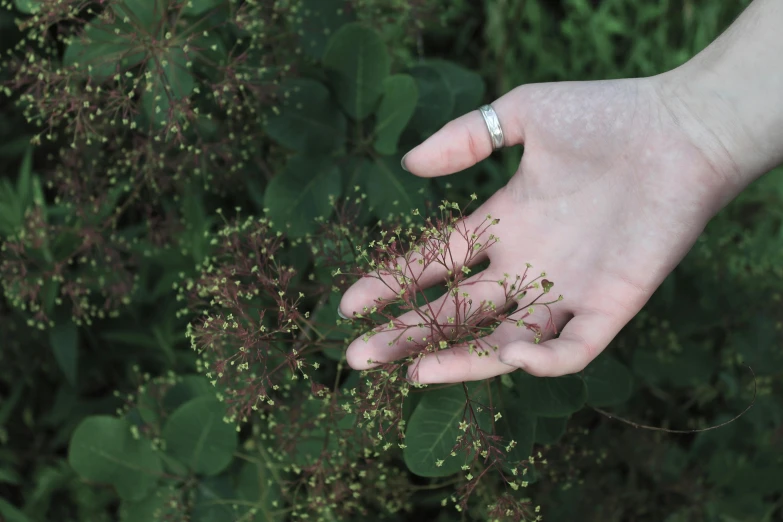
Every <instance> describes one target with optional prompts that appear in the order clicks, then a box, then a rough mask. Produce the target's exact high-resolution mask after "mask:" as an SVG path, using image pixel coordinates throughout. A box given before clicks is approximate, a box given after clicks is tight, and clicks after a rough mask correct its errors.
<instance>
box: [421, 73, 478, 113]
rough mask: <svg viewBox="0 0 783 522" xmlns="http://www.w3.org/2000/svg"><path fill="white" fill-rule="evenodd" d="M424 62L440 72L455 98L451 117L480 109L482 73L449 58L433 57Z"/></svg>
mask: <svg viewBox="0 0 783 522" xmlns="http://www.w3.org/2000/svg"><path fill="white" fill-rule="evenodd" d="M424 63H425V64H426V65H428V66H429V67H432V68H433V69H435V70H436V71H438V72H439V73H440V75H441V77H442V78H443V80H444V81H445V82H446V86H447V88H448V90H449V92H450V93H451V94H452V97H453V98H454V106H453V107H452V110H451V115H450V119H454V118H457V117H459V116H462V115H463V114H466V113H468V112H470V111H473V110H476V109H478V107H479V106H480V105H481V101H482V99H483V98H484V80H482V78H481V75H479V74H478V73H476V72H474V71H471V70H470V69H466V68H465V67H462V66H461V65H458V64H456V63H454V62H450V61H447V60H439V59H432V60H427V61H426V62H424Z"/></svg>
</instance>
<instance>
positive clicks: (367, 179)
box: [355, 156, 427, 219]
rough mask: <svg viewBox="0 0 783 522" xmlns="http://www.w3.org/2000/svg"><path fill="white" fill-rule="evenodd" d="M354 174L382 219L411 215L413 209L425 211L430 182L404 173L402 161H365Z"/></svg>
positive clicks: (382, 159) (390, 157)
mask: <svg viewBox="0 0 783 522" xmlns="http://www.w3.org/2000/svg"><path fill="white" fill-rule="evenodd" d="M355 172H356V176H355V179H356V181H357V183H358V184H359V186H360V187H362V189H363V190H364V192H365V193H366V194H367V199H368V201H369V202H370V205H371V207H372V208H373V209H374V211H375V213H376V214H377V215H378V216H379V217H381V218H384V219H385V218H386V217H388V216H389V215H390V214H394V215H397V214H405V215H410V212H411V211H412V210H413V209H419V210H420V211H423V210H424V203H425V198H426V194H427V191H426V189H427V180H425V179H422V178H419V177H417V176H414V175H413V174H410V173H408V172H405V171H404V170H402V167H400V157H397V156H388V157H383V158H377V159H376V160H375V161H370V160H362V162H361V163H360V164H359V165H358V166H357V168H356V171H355Z"/></svg>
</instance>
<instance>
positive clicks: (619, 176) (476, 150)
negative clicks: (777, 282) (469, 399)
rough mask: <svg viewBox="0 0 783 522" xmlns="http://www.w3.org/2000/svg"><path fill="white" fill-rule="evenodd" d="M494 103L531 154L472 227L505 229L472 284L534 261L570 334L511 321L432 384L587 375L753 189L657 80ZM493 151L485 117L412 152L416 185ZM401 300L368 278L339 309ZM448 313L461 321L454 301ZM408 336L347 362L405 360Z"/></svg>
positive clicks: (463, 350)
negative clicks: (706, 232) (482, 350)
mask: <svg viewBox="0 0 783 522" xmlns="http://www.w3.org/2000/svg"><path fill="white" fill-rule="evenodd" d="M492 105H493V107H494V108H495V111H496V112H497V114H498V117H499V119H500V123H501V125H502V128H503V130H504V134H505V144H506V146H514V145H520V144H524V147H525V151H524V155H523V158H522V161H521V164H520V166H519V169H518V170H517V172H516V174H515V175H514V176H513V178H512V179H511V180H510V181H509V183H508V184H507V185H506V186H505V187H503V188H501V189H500V190H498V191H497V192H496V193H495V194H494V195H493V196H492V197H491V198H490V199H489V200H487V201H486V202H484V203H483V204H482V205H481V207H480V208H478V209H477V210H476V211H475V212H473V213H472V214H471V215H470V216H467V217H466V218H465V220H464V224H465V226H466V227H467V229H469V230H475V229H477V228H478V227H479V225H480V224H481V222H482V221H483V220H484V219H485V216H486V215H487V214H491V215H492V217H493V218H499V220H500V221H499V223H498V224H497V225H495V226H494V227H492V228H491V232H493V233H494V234H496V235H497V236H498V237H499V238H500V242H499V243H497V244H495V245H493V246H492V247H491V248H489V249H487V252H486V257H488V259H489V262H490V263H489V267H488V268H487V269H486V270H484V271H483V272H480V273H477V274H475V275H473V276H472V277H471V278H469V279H468V280H467V281H466V283H467V282H475V281H479V280H493V281H497V280H500V279H502V278H503V274H504V273H507V274H511V275H512V276H513V275H514V274H521V273H523V272H524V270H525V267H526V263H530V264H531V265H533V267H534V269H533V270H534V273H535V274H536V275H537V274H538V273H540V272H541V271H546V274H547V278H548V279H551V280H553V281H554V282H555V284H556V285H557V291H556V293H558V294H563V295H564V300H563V301H562V302H560V303H557V304H556V305H554V306H552V308H551V312H552V319H553V321H554V324H555V326H556V327H557V330H558V331H559V332H560V335H559V337H557V338H554V333H552V332H551V331H547V332H546V333H545V335H544V337H543V338H542V339H541V342H540V343H538V344H535V343H533V342H532V341H533V338H534V333H533V332H532V331H530V330H528V329H525V328H519V327H517V326H516V325H515V324H513V323H512V322H506V323H503V324H501V325H500V326H499V327H498V328H497V329H496V330H495V331H494V332H493V333H492V334H490V335H489V336H488V337H487V338H485V339H484V340H485V341H486V342H487V343H490V344H491V345H496V346H498V347H499V349H498V350H497V351H496V352H490V354H489V356H487V357H477V356H476V355H475V354H473V353H469V350H468V347H467V346H455V347H452V348H449V349H447V350H443V351H440V352H438V353H437V357H436V356H434V355H431V356H427V357H425V358H423V359H421V360H419V361H417V363H416V364H415V365H412V366H411V368H410V369H409V378H412V379H413V380H416V381H418V382H421V383H445V382H460V381H470V380H479V379H486V378H489V377H493V376H496V375H500V374H504V373H508V372H511V371H513V370H516V369H517V368H522V369H523V370H524V371H526V372H528V373H530V374H532V375H536V376H559V375H565V374H571V373H576V372H579V371H581V370H582V369H583V368H585V366H586V365H587V364H588V363H590V361H592V360H593V359H594V358H595V357H596V356H597V355H598V354H599V353H600V352H601V351H602V350H603V349H604V348H605V347H606V346H607V345H608V344H609V343H610V342H611V340H612V339H613V338H614V337H615V336H616V335H617V334H618V332H619V331H620V330H621V329H622V328H623V327H624V326H625V325H626V324H627V323H628V322H629V321H630V320H631V319H632V318H633V317H634V315H635V314H636V313H638V312H639V310H640V309H641V308H642V307H643V306H644V304H645V303H646V302H647V301H648V299H649V298H650V296H651V295H652V294H653V292H654V291H655V289H656V288H658V286H659V285H660V284H661V283H662V282H663V280H664V278H665V277H666V276H667V275H668V274H669V273H670V272H671V271H672V270H673V269H674V268H675V266H676V265H677V264H678V263H679V262H680V261H681V260H682V258H683V257H684V256H685V254H686V253H687V252H688V250H689V249H690V248H691V246H692V245H693V244H694V243H695V241H696V239H697V237H698V236H699V234H700V233H701V232H702V231H703V229H704V227H705V226H706V224H707V222H708V221H709V220H710V219H711V218H712V216H714V215H715V214H716V213H717V212H718V210H720V209H721V208H722V207H723V206H724V205H725V204H726V203H728V201H730V200H731V199H733V198H734V197H735V196H736V195H737V194H738V193H739V192H740V190H741V189H742V188H743V187H742V186H740V183H738V182H737V181H735V180H734V177H733V176H732V172H731V170H730V169H728V168H724V164H725V163H724V162H721V161H719V160H718V159H716V158H715V157H714V156H716V155H715V154H712V153H711V152H710V150H712V149H713V147H710V146H708V145H707V144H705V143H700V142H699V140H698V139H696V138H694V137H693V136H694V133H693V132H691V130H692V128H693V125H691V124H692V123H693V120H689V119H688V114H686V113H684V112H683V113H679V112H678V111H676V110H673V109H671V108H668V107H667V104H666V103H664V101H663V98H662V97H661V96H660V95H659V91H658V89H657V88H656V83H655V79H654V78H648V79H629V80H609V81H592V82H559V83H545V84H531V85H525V86H521V87H518V88H516V89H514V90H513V91H511V92H509V93H508V94H506V95H504V96H503V97H501V98H500V99H498V100H497V101H495V102H494V103H493V104H492ZM686 123H687V124H686ZM686 130H687V131H686ZM491 152H492V144H491V141H490V136H489V133H488V131H487V128H486V126H485V123H484V121H483V119H482V117H481V115H480V114H479V113H478V111H473V112H471V113H468V114H466V115H464V116H461V117H460V118H457V119H455V120H453V121H451V122H449V123H448V124H447V125H445V126H444V127H443V128H442V129H441V130H440V131H438V132H437V133H436V134H434V135H433V136H432V137H430V138H429V139H428V140H427V141H425V142H424V143H423V144H421V145H419V146H418V147H416V148H415V149H413V150H412V151H411V152H410V153H409V154H408V155H407V156H406V158H405V166H406V167H407V169H408V170H409V171H410V172H412V173H413V174H415V175H417V176H421V177H434V176H443V175H447V174H453V173H456V172H459V171H461V170H464V169H465V168H467V167H470V166H471V165H474V164H475V163H477V162H479V161H481V160H483V159H484V158H486V157H487V156H489V154H490V153H491ZM453 236H454V239H453V240H452V244H451V245H450V247H451V248H452V249H453V250H456V251H460V250H462V251H464V250H465V248H466V247H465V244H464V240H463V239H462V238H459V237H456V236H457V235H456V234H454V235H453ZM461 257H462V256H455V259H459V258H461ZM476 261H477V262H478V261H481V259H480V258H479V259H476ZM452 268H454V269H460V268H461V267H460V266H459V265H457V266H454V267H452ZM411 270H416V268H415V267H414V266H411ZM445 277H446V268H445V267H442V266H435V265H430V267H429V268H427V269H426V271H425V273H423V274H421V277H420V278H419V284H420V285H421V286H429V285H433V284H437V283H440V282H442V281H443V280H444V278H445ZM470 295H471V298H472V299H473V300H474V302H475V301H476V300H478V301H482V300H486V301H493V302H498V300H501V301H502V299H503V289H502V288H500V287H499V286H498V285H497V284H494V285H492V284H486V285H474V286H472V287H471V290H470ZM391 297H393V295H392V290H390V289H389V287H387V286H386V285H385V284H384V283H383V282H382V281H380V280H378V279H374V278H362V279H360V280H359V281H357V282H356V283H355V284H354V285H353V286H352V287H350V288H349V289H348V290H347V291H346V293H345V295H344V296H343V299H342V301H341V304H340V311H341V313H342V314H344V315H346V316H351V315H352V314H353V313H355V312H361V311H362V309H363V308H364V307H366V306H371V305H372V304H373V302H374V300H375V299H377V298H382V299H388V298H391ZM441 299H442V300H448V299H451V297H448V296H444V297H442V298H441ZM521 304H525V303H524V302H522V303H521ZM452 308H453V307H452ZM413 313H414V312H409V314H413ZM443 313H446V314H447V313H449V303H448V302H446V303H445V304H444V306H443ZM537 314H540V319H542V324H543V323H544V322H546V320H547V319H548V318H549V311H547V310H546V309H545V308H544V307H538V308H536V311H535V312H534V314H533V316H532V318H528V320H532V321H534V322H535V319H536V315H537ZM414 322H415V321H414ZM395 338H398V339H397V340H395V341H394V342H392V344H391V346H390V345H389V341H391V340H392V339H395ZM405 339H406V336H399V334H398V333H392V332H389V333H380V334H378V335H375V336H373V337H370V338H369V339H368V340H365V339H363V338H359V339H356V340H355V341H354V342H353V343H352V344H351V345H350V346H349V348H348V351H347V355H346V356H347V360H348V363H349V364H350V365H351V367H353V368H355V369H366V368H370V367H372V366H374V365H375V362H389V361H393V360H396V359H399V358H402V357H404V356H406V355H408V353H409V351H410V348H411V346H410V344H406V343H408V342H407V341H406V340H405ZM368 361H373V362H368Z"/></svg>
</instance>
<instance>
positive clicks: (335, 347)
mask: <svg viewBox="0 0 783 522" xmlns="http://www.w3.org/2000/svg"><path fill="white" fill-rule="evenodd" d="M340 299H341V296H340V295H339V294H335V293H332V294H330V295H329V301H327V303H326V304H325V305H324V307H323V308H321V309H320V310H318V312H317V313H316V314H315V316H314V317H313V319H314V322H315V324H316V326H317V328H318V331H319V332H321V333H322V334H323V335H324V337H325V338H326V339H327V342H328V344H329V345H332V346H325V347H324V350H323V353H324V355H325V356H326V357H328V358H330V359H332V360H333V361H342V360H343V359H344V358H345V346H344V343H336V342H335V341H345V340H347V339H349V338H351V337H352V335H353V328H352V327H351V325H350V324H345V323H344V322H343V324H341V325H339V326H338V325H337V321H338V320H340V319H339V316H338V315H337V307H338V306H339V305H340ZM341 322H342V321H341Z"/></svg>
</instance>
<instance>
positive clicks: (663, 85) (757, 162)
mask: <svg viewBox="0 0 783 522" xmlns="http://www.w3.org/2000/svg"><path fill="white" fill-rule="evenodd" d="M700 69H701V68H700V67H699V66H698V65H696V64H691V63H690V62H689V63H687V64H685V65H683V66H681V67H678V68H677V69H673V70H671V71H668V72H666V73H663V74H659V75H657V76H654V77H652V78H649V80H650V81H651V83H652V85H653V89H654V91H655V92H656V94H657V96H658V98H659V103H660V105H661V106H662V107H663V108H664V110H665V111H666V112H667V113H668V115H669V116H670V117H671V118H672V120H673V121H674V123H675V124H676V125H677V126H678V127H679V128H680V129H681V130H682V131H683V133H684V134H685V136H686V137H687V138H688V139H689V140H690V141H691V143H692V144H693V146H694V147H696V148H697V149H698V150H699V151H700V152H701V153H702V154H703V155H704V158H705V159H706V161H707V163H709V165H710V166H711V167H712V169H713V170H714V173H715V175H716V176H718V177H720V178H721V179H722V180H723V181H724V182H725V183H726V184H727V185H731V186H733V188H736V192H737V193H738V192H740V191H741V190H742V189H743V188H744V187H746V186H747V185H749V184H750V183H751V182H753V181H755V180H756V179H757V178H758V177H760V176H761V175H763V174H764V173H765V172H766V171H767V170H769V169H771V168H772V167H774V166H775V165H774V158H773V157H772V154H771V152H763V151H761V150H759V147H758V143H757V141H756V138H755V136H754V132H753V129H752V127H751V126H750V125H749V123H750V122H748V121H747V116H746V115H744V114H742V112H741V110H740V107H741V105H740V104H738V103H737V102H736V99H735V98H734V96H733V95H732V93H730V92H727V91H726V90H723V89H716V88H715V85H719V84H720V81H721V79H720V78H717V77H716V76H715V73H714V71H710V70H700Z"/></svg>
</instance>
